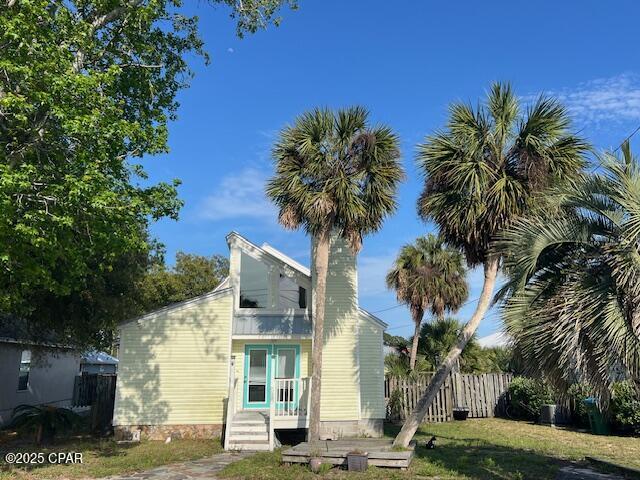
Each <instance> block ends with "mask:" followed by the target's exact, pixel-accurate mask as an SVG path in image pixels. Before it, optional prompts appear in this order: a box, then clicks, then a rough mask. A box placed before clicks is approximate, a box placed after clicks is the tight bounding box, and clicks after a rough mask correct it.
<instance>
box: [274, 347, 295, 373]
mask: <svg viewBox="0 0 640 480" xmlns="http://www.w3.org/2000/svg"><path fill="white" fill-rule="evenodd" d="M295 375H296V351H295V350H294V349H292V348H287V349H284V348H281V349H279V350H278V372H277V378H294V377H295Z"/></svg>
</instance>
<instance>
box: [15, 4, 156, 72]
mask: <svg viewBox="0 0 640 480" xmlns="http://www.w3.org/2000/svg"><path fill="white" fill-rule="evenodd" d="M9 1H11V0H9ZM13 1H15V0H13ZM143 2H144V0H129V1H128V2H127V3H126V4H125V5H122V6H120V7H117V8H114V9H113V10H111V11H110V12H108V13H105V14H104V15H100V16H99V17H96V18H94V19H93V21H92V22H91V32H90V34H93V33H94V32H95V31H96V30H98V29H100V28H102V27H104V26H105V25H107V24H109V23H111V22H114V21H115V20H117V19H119V18H120V17H121V16H122V15H124V14H125V13H126V12H127V11H128V10H130V9H132V8H136V7H138V6H139V5H141V4H142V3H143ZM84 59H85V52H84V51H83V50H82V49H80V48H79V49H78V51H77V52H76V53H75V55H74V58H73V71H74V72H75V73H78V72H80V70H82V67H83V66H84Z"/></svg>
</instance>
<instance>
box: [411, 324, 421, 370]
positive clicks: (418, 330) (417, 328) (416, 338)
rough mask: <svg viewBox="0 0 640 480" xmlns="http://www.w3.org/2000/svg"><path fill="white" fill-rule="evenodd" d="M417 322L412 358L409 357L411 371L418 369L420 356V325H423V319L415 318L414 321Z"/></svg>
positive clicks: (412, 344) (412, 345)
mask: <svg viewBox="0 0 640 480" xmlns="http://www.w3.org/2000/svg"><path fill="white" fill-rule="evenodd" d="M413 321H414V322H415V325H416V327H415V331H414V332H413V342H412V343H411V356H410V357H409V367H410V368H411V370H415V368H416V357H417V356H418V342H419V341H420V324H421V323H422V318H420V317H415V318H414V319H413Z"/></svg>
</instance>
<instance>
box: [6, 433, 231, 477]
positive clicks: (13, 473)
mask: <svg viewBox="0 0 640 480" xmlns="http://www.w3.org/2000/svg"><path fill="white" fill-rule="evenodd" d="M4 440H5V441H4V442H1V441H0V480H9V479H15V480H36V479H38V480H40V479H46V480H55V479H75V478H83V479H84V478H99V477H106V476H109V475H117V474H123V473H131V472H139V471H142V470H149V469H151V468H154V467H158V466H160V465H166V464H169V463H176V462H183V461H186V460H195V459H198V458H202V457H207V456H209V455H213V454H215V453H220V452H221V451H222V447H221V446H220V442H219V441H216V440H173V441H172V442H171V443H168V444H165V443H164V442H158V441H143V442H140V443H136V444H126V445H118V444H117V443H116V442H115V441H113V440H104V439H103V440H100V439H95V438H91V437H87V438H81V439H69V440H64V441H60V442H58V443H56V444H55V445H52V446H48V447H46V448H36V447H35V446H33V445H29V444H25V443H24V442H21V443H18V442H17V441H14V440H12V439H7V438H5V439H4ZM17 451H22V452H43V453H44V454H45V456H46V455H48V454H49V453H50V452H82V454H83V463H82V464H75V465H38V466H35V467H33V468H16V467H15V466H13V467H12V466H9V465H7V464H6V463H5V462H4V455H5V454H6V452H17Z"/></svg>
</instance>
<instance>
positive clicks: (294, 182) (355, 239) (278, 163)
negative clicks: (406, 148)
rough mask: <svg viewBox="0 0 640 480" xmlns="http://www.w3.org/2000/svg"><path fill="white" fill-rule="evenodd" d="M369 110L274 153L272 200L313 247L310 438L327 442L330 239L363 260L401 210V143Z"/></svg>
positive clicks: (303, 127)
mask: <svg viewBox="0 0 640 480" xmlns="http://www.w3.org/2000/svg"><path fill="white" fill-rule="evenodd" d="M368 116H369V114H368V112H367V110H366V109H364V108H362V107H351V108H346V109H342V110H338V111H335V112H334V111H331V110H329V109H320V108H317V109H315V110H312V111H310V112H307V113H304V114H302V115H301V116H299V117H298V118H297V119H296V120H295V122H294V123H293V125H291V126H288V127H286V128H285V129H284V130H282V132H280V135H279V138H278V140H277V142H276V144H275V146H274V148H273V158H274V161H275V168H276V171H275V175H274V176H273V177H272V178H271V179H270V181H269V182H268V184H267V196H268V197H269V198H270V199H271V200H272V201H273V202H274V203H275V205H276V206H277V207H278V209H279V221H280V223H281V224H282V225H283V226H284V227H285V228H289V229H298V228H302V229H304V230H305V231H306V232H307V233H309V234H310V235H311V236H312V237H313V239H314V248H313V252H312V255H313V259H314V262H313V264H314V272H313V273H314V276H315V280H316V284H315V292H314V293H315V303H314V305H313V350H312V365H313V370H312V382H311V404H310V423H309V438H310V439H311V440H316V439H318V438H319V436H320V392H321V378H322V345H323V331H324V307H325V295H326V279H327V268H328V261H329V245H330V237H331V235H338V236H340V237H342V238H344V239H346V240H347V241H348V243H349V244H350V246H351V248H352V250H353V251H354V252H358V251H359V249H360V247H361V244H362V237H363V236H364V235H366V234H368V233H372V232H375V231H377V230H378V229H380V227H381V226H382V222H383V220H384V219H385V217H387V216H388V215H390V214H391V213H393V212H394V211H395V209H396V192H397V188H398V185H399V183H400V181H401V180H402V179H403V177H404V172H403V170H402V166H401V163H400V150H399V139H398V136H397V135H396V134H395V133H394V132H393V131H392V130H391V129H390V128H389V127H387V126H384V125H377V126H370V125H369V121H368Z"/></svg>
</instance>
